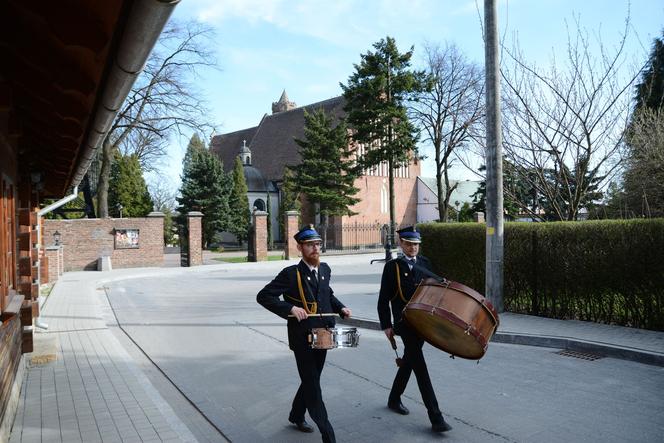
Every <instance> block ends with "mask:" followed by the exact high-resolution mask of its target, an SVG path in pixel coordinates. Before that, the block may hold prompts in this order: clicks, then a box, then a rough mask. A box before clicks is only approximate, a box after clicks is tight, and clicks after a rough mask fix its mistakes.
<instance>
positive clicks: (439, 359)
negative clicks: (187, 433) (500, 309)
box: [106, 256, 664, 442]
mask: <svg viewBox="0 0 664 443" xmlns="http://www.w3.org/2000/svg"><path fill="white" fill-rule="evenodd" d="M326 261H328V262H329V263H330V264H331V265H332V270H333V277H332V278H333V281H332V287H333V288H334V290H335V293H336V295H337V296H338V297H339V298H340V299H341V300H342V301H343V302H344V303H346V304H347V305H348V306H349V307H351V308H353V304H354V303H357V304H358V305H362V306H369V305H370V304H371V303H373V302H374V301H375V297H376V293H377V288H378V281H379V277H380V272H381V270H382V266H381V265H379V264H375V265H373V266H369V265H368V260H367V259H366V257H362V256H359V257H351V258H348V257H338V258H337V257H330V258H329V259H327V260H326ZM282 266H284V262H270V263H264V264H261V265H246V264H245V265H242V264H238V265H237V266H225V267H224V268H223V269H219V268H214V269H213V268H210V270H203V271H201V272H196V273H192V274H186V275H183V274H177V275H173V276H172V277H169V276H165V277H162V278H160V279H154V278H151V279H130V280H124V281H119V282H114V283H111V284H109V285H108V286H107V288H106V292H107V294H108V296H109V299H110V301H111V304H112V306H113V308H114V312H115V315H116V316H117V318H118V320H119V323H120V324H121V325H122V327H123V329H124V330H125V331H126V332H127V333H128V334H129V335H130V336H131V337H132V339H133V340H135V342H136V343H137V344H138V345H139V346H141V348H142V349H143V350H144V351H145V352H146V353H147V354H148V355H149V356H150V358H151V359H152V360H153V361H154V362H156V363H157V364H158V366H159V367H160V368H161V369H162V370H163V371H164V372H165V374H166V375H167V376H168V377H169V378H170V379H171V380H172V381H173V382H174V383H175V384H176V385H177V386H178V388H179V389H180V390H181V391H183V392H184V393H185V394H186V395H187V397H188V398H189V399H190V400H191V401H193V402H194V403H195V404H196V406H197V407H198V408H199V409H200V410H201V411H202V412H203V413H204V414H205V415H206V416H207V417H208V419H210V420H211V421H212V422H214V423H215V425H216V426H217V427H218V428H220V429H222V430H223V432H224V434H225V435H226V436H227V437H228V438H229V439H230V440H232V441H234V442H260V441H266V442H267V441H270V442H274V441H292V442H315V441H319V440H320V436H319V434H318V433H315V434H310V435H304V434H301V433H298V432H296V431H294V430H293V429H292V428H290V427H289V426H288V423H287V414H288V410H289V407H290V401H291V399H292V396H293V394H294V392H295V390H296V389H297V385H298V377H297V372H296V367H295V362H294V360H293V358H292V355H291V353H290V351H288V349H287V345H286V340H287V339H286V328H285V325H284V322H283V320H281V319H280V318H278V317H276V316H274V315H273V314H271V313H269V312H268V311H265V310H263V309H262V308H261V307H260V306H258V305H257V304H256V302H255V294H256V292H257V291H258V290H259V289H260V288H261V287H262V286H263V285H264V284H265V283H266V282H267V281H269V280H270V279H271V278H272V277H273V276H274V275H275V274H276V272H277V271H278V270H279V269H280V268H281V267H282ZM361 334H362V337H361V340H360V347H359V348H357V349H342V350H334V351H331V352H329V353H328V362H327V364H326V368H325V371H324V373H323V380H322V385H323V390H324V398H325V401H326V404H327V407H328V411H329V412H330V419H331V422H332V424H333V425H334V427H335V430H336V433H337V438H338V440H339V441H341V442H376V441H382V442H392V441H394V442H396V441H409V442H426V441H437V440H445V441H450V442H492V441H508V442H512V441H518V442H521V441H524V442H563V441H564V442H570V441H593V442H594V441H597V442H600V441H601V442H607V441H610V442H629V441H634V442H637V441H638V442H644V441H645V442H647V441H652V442H655V441H660V439H661V436H662V435H664V402H662V396H663V394H664V368H662V367H657V366H649V365H643V364H639V363H634V362H629V361H623V360H616V359H611V358H604V359H600V360H595V361H587V360H581V359H577V358H570V357H566V356H562V355H559V354H557V351H558V349H551V348H539V347H529V346H519V345H508V344H500V343H492V344H491V345H490V348H489V352H488V353H487V355H486V357H485V358H484V359H482V361H481V363H480V364H476V363H475V362H471V361H465V360H462V359H455V360H452V359H450V358H448V356H447V355H446V354H445V353H443V352H440V351H438V350H435V349H433V348H431V347H429V346H427V347H426V351H425V352H426V356H427V362H428V364H429V368H430V372H431V376H432V380H433V382H434V386H435V387H436V390H437V394H438V399H439V402H440V403H441V407H442V409H443V413H444V414H445V415H446V417H447V418H448V420H449V422H450V423H451V424H452V426H453V427H454V429H453V431H451V432H449V433H447V434H445V435H442V436H441V435H434V434H432V433H431V432H430V431H429V424H428V420H427V417H426V411H425V409H424V406H423V405H422V402H421V399H420V396H419V392H418V391H417V386H416V383H415V380H414V378H413V379H412V380H411V383H410V384H409V387H408V390H407V392H406V398H404V403H405V404H406V405H407V406H408V407H409V408H410V410H411V415H409V416H407V417H402V416H398V415H395V414H394V413H392V412H390V411H389V410H387V409H386V408H385V402H386V400H387V394H388V391H389V386H390V384H391V381H392V378H393V376H394V372H395V370H396V367H395V366H394V354H393V352H392V350H391V349H390V348H389V345H388V343H387V341H386V340H385V338H384V336H383V334H382V332H379V331H373V330H365V329H363V330H361ZM177 412H178V411H177V410H176V413H177Z"/></svg>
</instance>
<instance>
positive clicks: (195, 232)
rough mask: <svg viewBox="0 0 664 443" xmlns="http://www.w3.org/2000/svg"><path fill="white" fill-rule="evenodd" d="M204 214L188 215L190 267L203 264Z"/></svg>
mask: <svg viewBox="0 0 664 443" xmlns="http://www.w3.org/2000/svg"><path fill="white" fill-rule="evenodd" d="M202 220H203V213H202V212H198V211H191V212H189V213H188V214H187V225H188V227H189V229H188V231H189V239H188V240H189V242H188V243H189V266H200V265H202V264H203V224H202Z"/></svg>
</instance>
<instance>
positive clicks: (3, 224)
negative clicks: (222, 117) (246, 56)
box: [0, 0, 179, 441]
mask: <svg viewBox="0 0 664 443" xmlns="http://www.w3.org/2000/svg"><path fill="white" fill-rule="evenodd" d="M178 1H179V0H174V1H159V0H115V1H96V0H64V1H61V2H52V1H46V0H4V1H2V2H0V22H1V24H0V320H1V323H0V441H6V440H7V438H8V434H9V429H10V427H11V424H12V421H13V419H14V415H15V410H16V405H17V403H18V395H19V392H20V386H21V376H22V375H21V374H22V368H23V367H24V357H23V354H24V353H28V352H31V350H32V336H33V334H32V328H33V324H34V318H35V317H36V316H37V315H38V312H39V305H38V302H37V298H38V295H39V285H40V265H39V261H40V257H41V256H42V255H43V254H42V252H41V247H42V245H43V241H42V238H41V235H40V225H41V224H40V223H41V221H40V212H41V214H43V213H44V212H45V211H47V210H48V208H42V207H41V205H40V204H41V203H42V202H43V201H44V199H47V198H49V199H56V200H57V199H59V200H60V201H63V200H65V199H66V196H67V195H76V194H77V185H78V184H79V183H80V182H81V180H82V178H83V177H84V175H85V173H86V171H87V169H88V166H89V164H90V162H91V161H92V158H93V156H94V155H95V151H96V148H97V147H98V146H99V144H100V142H101V140H102V139H103V138H104V136H105V134H106V132H107V131H108V129H109V127H110V125H111V123H112V121H113V119H114V118H115V115H116V113H117V110H118V109H119V108H120V105H121V104H122V102H123V101H124V99H125V98H126V96H127V94H128V92H129V90H130V89H131V86H132V84H133V82H134V80H135V78H136V76H137V75H138V73H139V72H140V70H141V69H142V67H143V65H144V63H145V60H146V59H147V57H148V55H149V53H150V51H151V50H152V48H153V46H154V44H155V42H156V40H157V38H158V36H159V34H160V33H161V30H162V29H163V27H164V25H165V23H166V21H167V20H168V17H169V16H170V14H171V12H172V10H173V8H174V6H175V5H176V4H177V3H178ZM56 204H57V203H56Z"/></svg>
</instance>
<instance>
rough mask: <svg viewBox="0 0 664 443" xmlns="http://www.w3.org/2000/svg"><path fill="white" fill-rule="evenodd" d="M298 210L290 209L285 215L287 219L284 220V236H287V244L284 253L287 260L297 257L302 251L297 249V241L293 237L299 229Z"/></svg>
mask: <svg viewBox="0 0 664 443" xmlns="http://www.w3.org/2000/svg"><path fill="white" fill-rule="evenodd" d="M298 215H299V214H298V212H297V211H288V212H286V215H285V220H284V228H285V229H284V231H285V232H284V236H285V237H286V238H285V244H284V255H285V258H286V260H290V259H292V258H297V256H298V255H299V253H300V251H298V250H297V242H296V241H295V239H294V238H293V236H294V235H295V233H296V232H297V231H299V229H298V227H297V217H298Z"/></svg>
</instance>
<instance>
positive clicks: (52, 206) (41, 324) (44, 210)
mask: <svg viewBox="0 0 664 443" xmlns="http://www.w3.org/2000/svg"><path fill="white" fill-rule="evenodd" d="M76 197H78V185H76V186H74V190H73V191H72V193H71V194H69V195H67V196H65V197H63V198H61V199H60V200H58V201H56V202H55V203H51V204H50V205H48V206H46V207H45V208H42V209H40V210H39V211H38V212H37V215H38V216H39V217H38V218H37V220H38V221H39V229H37V244H38V245H41V244H42V238H41V234H42V230H41V218H42V217H43V216H44V215H46V214H48V213H49V212H51V211H53V210H55V209H58V208H59V207H60V206H64V205H66V204H67V203H69V202H70V201H72V200H74V199H75V198H76ZM40 268H41V267H40ZM37 302H38V303H39V312H41V311H42V306H43V305H44V297H42V296H39V297H37ZM35 326H36V327H38V328H39V329H48V323H44V322H43V321H42V319H41V314H40V315H39V317H37V318H36V319H35Z"/></svg>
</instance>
